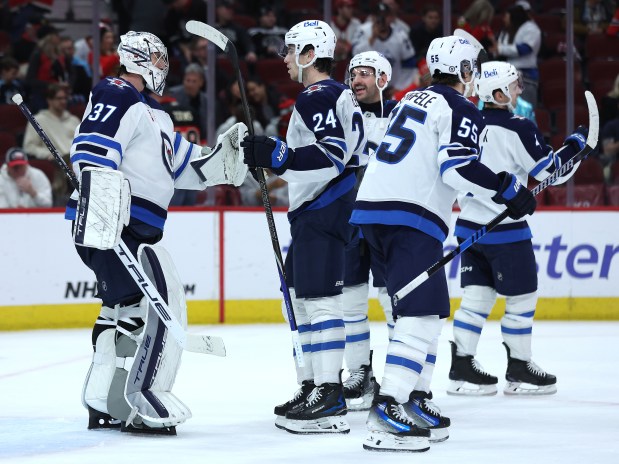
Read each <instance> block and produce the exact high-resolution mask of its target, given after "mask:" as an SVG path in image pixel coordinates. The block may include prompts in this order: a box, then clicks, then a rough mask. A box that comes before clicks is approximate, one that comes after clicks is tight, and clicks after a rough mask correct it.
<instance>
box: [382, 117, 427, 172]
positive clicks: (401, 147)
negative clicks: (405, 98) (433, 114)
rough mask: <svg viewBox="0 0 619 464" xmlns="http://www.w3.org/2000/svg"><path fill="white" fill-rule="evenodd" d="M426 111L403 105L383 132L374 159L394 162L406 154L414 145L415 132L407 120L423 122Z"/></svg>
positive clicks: (400, 159) (397, 161)
mask: <svg viewBox="0 0 619 464" xmlns="http://www.w3.org/2000/svg"><path fill="white" fill-rule="evenodd" d="M427 115H428V113H426V112H425V111H422V110H420V109H418V108H413V107H412V106H404V107H403V108H402V110H401V111H400V114H398V116H397V117H396V119H395V121H393V124H391V127H390V128H389V130H388V131H387V133H386V134H385V138H384V139H383V142H382V143H381V144H380V146H379V147H378V150H377V151H376V159H378V160H379V161H382V162H383V163H389V164H396V163H399V162H400V161H402V159H404V157H405V156H406V155H408V154H409V153H410V151H411V149H412V148H413V145H415V140H416V139H417V134H416V133H415V130H414V129H413V128H411V127H407V123H408V122H409V121H413V122H415V123H418V124H421V125H423V124H425V122H426V116H427ZM387 139H389V141H386V140H387Z"/></svg>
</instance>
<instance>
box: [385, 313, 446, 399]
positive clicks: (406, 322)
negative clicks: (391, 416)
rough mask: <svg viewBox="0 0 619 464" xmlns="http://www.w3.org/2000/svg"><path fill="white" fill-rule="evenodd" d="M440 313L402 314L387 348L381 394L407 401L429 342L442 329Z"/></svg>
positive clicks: (436, 336)
mask: <svg viewBox="0 0 619 464" xmlns="http://www.w3.org/2000/svg"><path fill="white" fill-rule="evenodd" d="M441 326H442V324H441V320H440V319H439V317H438V316H421V317H401V318H398V320H397V321H396V323H395V328H394V334H393V340H392V341H391V342H390V343H389V347H388V349H387V359H386V362H385V373H384V375H383V381H382V383H381V387H380V394H381V395H386V396H391V397H393V398H395V400H396V401H397V402H398V403H406V402H407V401H408V399H409V396H410V393H411V392H412V391H413V387H414V386H415V385H416V384H417V380H418V379H419V375H420V374H421V371H422V369H423V366H424V364H425V362H426V358H427V355H428V350H429V347H430V344H431V343H432V341H433V340H434V339H437V338H438V336H439V334H440V331H441Z"/></svg>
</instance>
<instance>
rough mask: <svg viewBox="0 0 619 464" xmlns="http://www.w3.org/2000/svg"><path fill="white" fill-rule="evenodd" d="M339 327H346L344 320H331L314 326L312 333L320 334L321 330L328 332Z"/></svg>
mask: <svg viewBox="0 0 619 464" xmlns="http://www.w3.org/2000/svg"><path fill="white" fill-rule="evenodd" d="M338 327H344V321H343V320H342V319H329V320H326V321H322V322H317V323H315V324H312V331H313V332H318V331H319V330H328V329H333V328H338Z"/></svg>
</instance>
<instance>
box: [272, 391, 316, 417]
mask: <svg viewBox="0 0 619 464" xmlns="http://www.w3.org/2000/svg"><path fill="white" fill-rule="evenodd" d="M314 387H315V385H314V382H313V381H312V380H304V381H303V382H302V383H301V388H299V389H298V390H297V391H296V392H295V394H294V396H293V397H292V399H291V400H289V401H286V402H285V403H283V404H279V405H277V406H275V408H274V409H273V412H274V413H275V415H276V416H277V417H276V418H275V427H277V428H278V429H285V428H286V413H287V412H288V411H292V410H293V409H295V408H297V407H299V406H301V405H302V404H303V403H305V400H306V399H307V396H308V395H309V394H310V393H311V392H312V390H313V389H314Z"/></svg>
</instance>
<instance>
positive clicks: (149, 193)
mask: <svg viewBox="0 0 619 464" xmlns="http://www.w3.org/2000/svg"><path fill="white" fill-rule="evenodd" d="M200 151H201V147H200V146H199V145H196V144H193V143H189V142H188V141H187V140H185V139H184V138H183V137H182V136H181V135H180V134H179V133H178V132H174V126H173V124H172V120H171V119H170V116H169V115H168V114H167V113H166V112H165V111H163V110H162V109H161V106H160V105H159V104H158V103H157V102H156V101H155V100H153V99H152V98H151V97H149V96H147V95H146V94H142V93H139V92H138V91H137V90H136V89H135V87H133V86H132V85H131V84H129V83H128V82H127V81H125V80H124V79H121V78H115V77H107V78H105V79H103V80H102V81H101V82H99V83H98V84H97V85H96V86H95V88H94V89H93V90H92V93H91V95H90V101H89V102H88V106H87V107H86V111H85V112H84V117H83V119H82V122H81V123H80V125H79V126H78V127H77V128H76V130H75V138H74V140H73V144H72V145H71V152H70V154H71V163H72V164H73V169H74V170H75V172H76V174H77V176H78V179H79V178H80V170H81V169H82V168H83V167H85V166H98V167H107V168H110V169H117V170H119V171H121V172H122V173H123V174H124V175H125V178H126V179H128V180H129V183H130V185H131V218H132V219H137V220H139V221H141V222H144V223H146V224H148V225H151V226H154V227H157V228H159V229H162V230H163V226H164V224H165V220H166V217H167V210H168V206H169V204H170V200H171V198H172V195H173V194H174V188H175V187H176V188H182V189H189V190H192V189H195V190H200V189H203V188H205V186H204V184H202V183H201V182H200V179H199V177H198V176H197V174H196V172H195V171H194V170H193V169H191V167H190V166H189V161H190V160H192V159H195V158H198V157H200V156H201V155H200ZM76 206H77V192H73V195H71V198H70V200H69V202H68V204H67V208H66V212H65V218H67V219H71V220H72V219H75V208H76Z"/></svg>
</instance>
